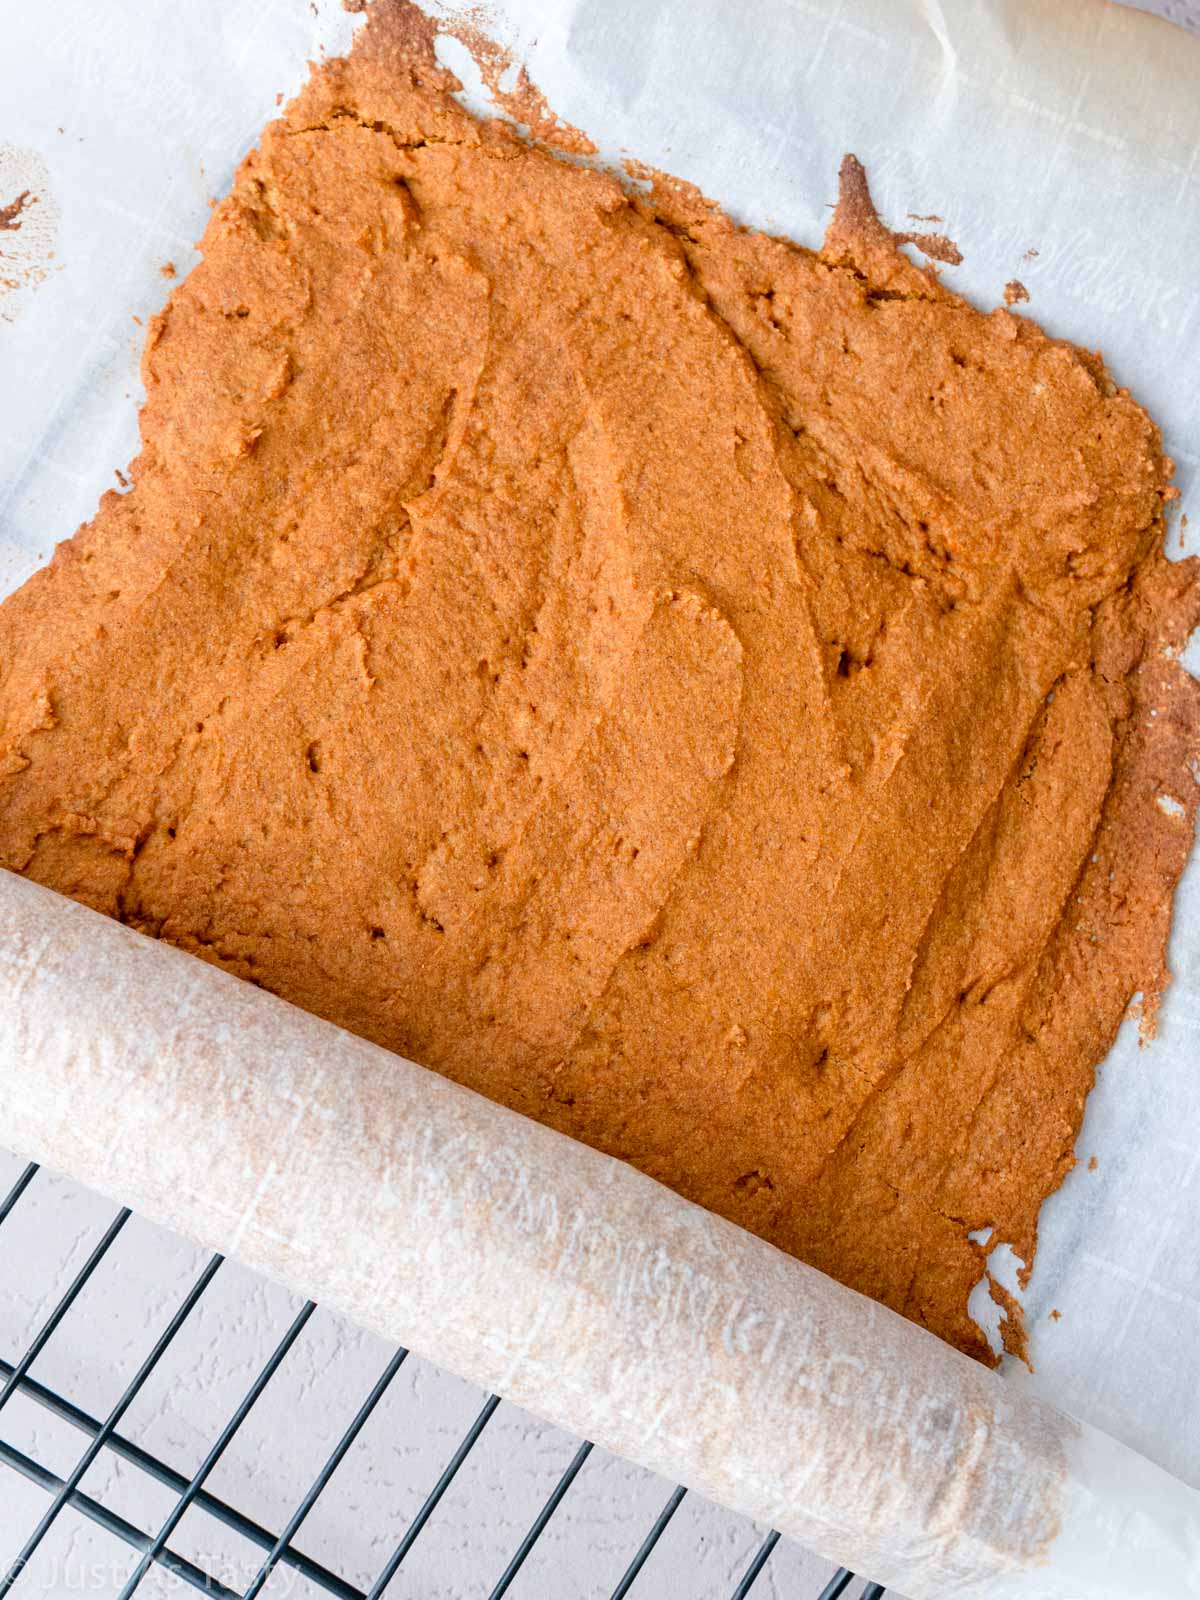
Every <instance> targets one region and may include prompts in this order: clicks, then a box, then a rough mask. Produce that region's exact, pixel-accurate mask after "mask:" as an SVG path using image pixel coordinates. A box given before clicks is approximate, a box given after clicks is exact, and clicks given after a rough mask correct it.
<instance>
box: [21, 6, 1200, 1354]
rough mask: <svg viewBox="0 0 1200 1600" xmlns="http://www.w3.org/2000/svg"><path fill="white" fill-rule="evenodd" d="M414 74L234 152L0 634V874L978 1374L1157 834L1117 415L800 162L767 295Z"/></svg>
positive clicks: (1176, 767) (1163, 605)
mask: <svg viewBox="0 0 1200 1600" xmlns="http://www.w3.org/2000/svg"><path fill="white" fill-rule="evenodd" d="M431 41H432V32H431V25H430V24H428V23H426V22H425V20H424V19H423V18H422V17H421V14H420V13H419V12H416V11H414V10H413V9H411V8H410V7H408V6H406V5H403V4H398V3H394V0H393V3H386V0H385V3H381V4H378V5H376V6H375V7H373V9H372V14H371V16H370V19H369V21H368V24H367V26H366V27H365V29H364V30H363V31H362V33H361V34H360V36H359V40H358V42H357V44H356V46H355V48H354V50H353V51H352V52H351V54H350V55H349V56H348V57H347V58H346V59H340V60H333V61H329V62H327V63H325V64H323V65H321V66H320V67H318V68H317V69H315V70H314V71H313V73H312V75H311V78H310V80H309V82H308V84H307V86H306V87H305V88H304V90H303V91H302V92H301V94H300V95H299V96H298V97H297V98H296V99H295V100H294V101H293V102H292V103H291V104H290V105H289V106H288V107H287V108H286V110H285V111H284V113H283V115H282V116H281V118H280V119H279V120H278V121H276V122H273V123H272V124H271V125H270V126H269V127H268V128H267V129H266V130H265V132H264V134H263V136H262V140H261V143H260V145H259V146H258V148H257V149H256V150H254V151H253V152H252V153H251V154H250V155H249V156H248V157H247V158H246V160H245V161H244V162H243V163H242V166H241V168H240V170H239V171H238V174H237V177H236V179H235V182H234V184H233V188H232V192H231V193H230V194H229V195H228V196H227V197H226V198H225V199H223V200H222V201H221V202H220V203H219V204H218V205H217V206H216V208H215V210H214V212H213V215H212V219H211V221H210V223H209V225H208V227H207V229H206V231H205V235H204V239H203V242H202V252H203V260H202V262H201V264H200V265H199V266H197V267H196V269H195V270H194V271H193V272H192V273H191V274H190V275H189V276H188V277H187V278H186V279H185V280H184V281H183V282H182V283H180V284H179V285H178V286H177V287H175V288H174V290H173V292H172V294H171V297H170V300H169V302H168V303H167V306H166V308H165V310H164V311H163V312H162V313H161V315H159V316H158V317H156V318H155V319H154V321H153V323H152V325H151V326H150V328H149V331H148V336H147V340H146V347H145V354H144V358H143V373H144V378H145V386H146V394H147V399H146V404H145V407H144V410H143V412H142V416H141V433H142V450H141V453H140V455H139V456H138V458H137V460H136V461H135V462H134V464H133V466H132V467H131V469H130V477H131V479H132V488H131V490H130V491H129V492H128V493H126V494H118V493H115V492H114V493H110V494H107V495H105V496H104V499H103V500H102V502H101V505H100V508H99V511H98V514H97V515H96V517H95V519H94V520H93V521H92V522H90V523H89V524H88V525H87V526H85V527H83V528H81V529H80V531H79V532H78V533H76V535H75V536H74V538H72V539H70V540H68V541H67V542H66V543H65V544H63V545H61V546H60V547H59V548H58V550H57V551H56V553H55V556H54V559H53V561H52V562H51V563H50V565H49V566H48V567H47V568H45V569H44V570H43V571H41V572H39V573H37V574H36V575H35V576H34V577H33V578H32V579H31V580H30V581H29V582H28V583H27V584H26V585H25V586H24V587H23V588H22V589H21V590H20V591H19V592H17V593H16V594H14V595H13V596H12V597H11V598H9V599H8V600H7V601H5V602H4V604H3V606H2V607H0V735H2V737H0V863H2V864H3V865H4V866H7V867H9V868H11V869H12V870H14V871H17V872H20V873H24V874H27V875H28V876H29V877H31V878H34V879H36V880H38V881H39V882H41V883H44V884H47V885H49V886H50V887H52V888H54V889H57V890H60V891H61V892H62V893H64V894H67V895H70V896H73V897H74V898H76V899H77V900H81V901H84V902H86V903H87V904H89V905H92V906H95V907H97V908H99V909H100V910H101V911H104V912H107V913H108V914H109V915H111V916H114V917H119V918H120V919H121V920H122V921H124V922H126V923H129V924H130V925H132V926H133V927H135V928H139V929H141V930H143V931H145V932H147V933H149V934H153V935H155V936H156V937H158V938H162V939H166V940H169V941H170V942H171V943H172V944H175V945H178V946H180V947H181V948H182V949H184V950H189V951H192V952H194V953H195V954H196V955H198V956H201V957H203V958H204V959H205V960H208V961H212V962H215V963H217V964H218V965H220V966H222V967H224V968H226V969H228V970H229V971H231V972H234V973H237V974H239V975H240V976H242V977H243V978H247V979H249V980H251V981H253V982H255V983H258V984H261V985H263V986H264V987H266V988H268V989H271V990H273V991H275V992H276V993H277V994H280V995H283V996H285V997H286V998H287V999H289V1000H292V1001H294V1002H295V1003H296V1004H297V1005H300V1006H303V1007H305V1008H307V1009H308V1010H310V1011H313V1012H316V1013H318V1014H320V1015H321V1016H323V1017H328V1018H330V1019H331V1020H332V1021H334V1022H336V1023H340V1024H341V1025H342V1026H343V1027H345V1028H348V1029H350V1030H352V1031H353V1032H355V1033H358V1034H362V1035H365V1036H366V1037H368V1038H370V1039H373V1040H376V1041H378V1042H379V1043H380V1044H383V1045H386V1046H388V1047H389V1048H391V1049H393V1050H396V1051H398V1052H400V1053H401V1054H403V1055H405V1056H408V1057H411V1058H412V1059H414V1060H416V1061H418V1062H422V1063H424V1064H425V1065H426V1066H429V1067H432V1068H435V1069H436V1070H437V1071H439V1072H442V1073H446V1074H448V1075H450V1076H451V1077H453V1078H455V1079H457V1080H458V1081H460V1082H461V1083H464V1084H468V1085H470V1086H471V1087H472V1088H474V1089H477V1090H479V1091H481V1092H482V1093H483V1094H485V1095H488V1096H491V1097H492V1098H494V1099H496V1100H499V1101H503V1102H504V1103H506V1104H507V1105H510V1106H513V1107H516V1108H517V1109H518V1110H520V1111H522V1112H526V1113H528V1114H529V1115H530V1116H532V1117H536V1118H539V1119H541V1120H542V1121H544V1122H547V1123H550V1124H552V1125H553V1126H555V1127H557V1128H559V1129H562V1130H563V1131H565V1132H566V1133H569V1134H571V1135H574V1136H575V1137H576V1138H579V1139H582V1140H586V1141H587V1142H588V1143H590V1144H593V1145H597V1146H599V1147H601V1148H602V1149H604V1150H606V1151H609V1152H611V1153H612V1154H613V1155H614V1156H618V1157H621V1158H623V1159H625V1160H627V1161H630V1162H633V1163H634V1164H635V1165H636V1166H638V1167H640V1168H642V1169H643V1170H644V1171H645V1172H647V1173H650V1174H652V1175H653V1176H654V1177H656V1178H659V1179H661V1180H662V1181H663V1182H664V1183H666V1184H669V1185H670V1186H671V1187H672V1188H674V1189H677V1190H679V1191H680V1192H681V1193H683V1194H685V1195H687V1196H690V1197H691V1198H692V1199H694V1200H696V1201H699V1202H700V1203H701V1204H703V1205H705V1206H708V1207H711V1208H712V1209H713V1210H715V1211H718V1212H721V1213H723V1214H724V1215H726V1216H728V1217H731V1218H733V1219H734V1220H735V1221H737V1222H739V1223H741V1224H743V1225H744V1226H745V1227H747V1228H749V1229H751V1230H753V1231H754V1232H755V1233H758V1234H761V1235H762V1236H763V1237H765V1238H767V1239H769V1240H771V1241H773V1242H774V1243H775V1244H777V1245H778V1246H780V1247H781V1248H782V1249H783V1250H785V1251H789V1252H792V1253H793V1254H795V1255H797V1256H799V1257H801V1258H802V1259H803V1260H805V1261H808V1262H811V1263H813V1264H814V1265H816V1266H818V1267H820V1268H822V1269H823V1270H825V1271H826V1272H828V1273H831V1274H833V1276H835V1277H837V1278H839V1279H841V1280H843V1281H844V1282H846V1283H848V1284H851V1285H853V1286H854V1287H855V1288H857V1289H860V1290H862V1291H863V1292H865V1293H866V1294H868V1295H872V1296H875V1297H876V1298H877V1299H879V1300H881V1301H883V1302H884V1303H886V1304H887V1305H890V1306H893V1307H895V1308H896V1309H897V1310H898V1311H901V1312H903V1313H904V1314H905V1315H907V1316H909V1317H911V1318H913V1319H915V1320H916V1321H918V1322H921V1323H924V1324H925V1325H926V1326H927V1327H929V1328H931V1329H933V1330H934V1332H936V1333H937V1334H940V1335H941V1336H942V1337H943V1338H945V1339H947V1340H950V1341H951V1342H952V1343H954V1344H956V1345H958V1346H959V1347H960V1348H962V1349H963V1350H967V1351H969V1352H971V1353H972V1354H974V1355H977V1356H979V1357H980V1358H981V1359H983V1360H992V1359H994V1358H993V1356H992V1354H991V1351H990V1349H989V1346H988V1343H987V1341H986V1339H985V1338H984V1336H983V1334H982V1333H981V1331H980V1329H979V1328H978V1327H977V1326H976V1324H975V1322H974V1321H973V1320H972V1319H971V1317H970V1316H969V1314H968V1311H967V1298H968V1294H969V1292H970V1290H971V1288H972V1286H973V1285H974V1284H975V1282H976V1281H977V1280H978V1278H979V1276H980V1273H981V1270H982V1266H983V1260H984V1256H983V1251H982V1247H981V1246H980V1245H979V1244H978V1243H977V1242H975V1241H973V1240H972V1239H971V1238H969V1237H968V1235H969V1234H970V1233H971V1232H972V1231H973V1230H978V1229H983V1228H990V1229H992V1230H993V1234H992V1240H991V1242H992V1243H993V1244H994V1243H995V1242H996V1241H998V1240H1005V1241H1008V1242H1009V1243H1010V1244H1011V1245H1012V1246H1013V1248H1014V1249H1015V1251H1016V1252H1017V1253H1018V1255H1020V1256H1021V1257H1022V1258H1023V1259H1024V1260H1025V1261H1026V1262H1027V1263H1028V1262H1031V1261H1032V1258H1033V1251H1034V1244H1035V1237H1036V1225H1037V1215H1038V1208H1039V1206H1040V1204H1041V1202H1042V1200H1043V1199H1044V1197H1045V1196H1046V1195H1047V1194H1048V1193H1049V1192H1050V1191H1051V1190H1052V1189H1054V1188H1055V1186H1056V1185H1057V1184H1058V1183H1059V1182H1060V1181H1061V1180H1062V1178H1063V1176H1064V1175H1065V1173H1066V1172H1067V1171H1068V1169H1069V1168H1070V1167H1071V1165H1072V1161H1073V1156H1072V1147H1073V1144H1074V1141H1075V1136H1076V1133H1077V1131H1078V1128H1079V1124H1080V1118H1081V1115H1082V1110H1083V1104H1084V1099H1085V1096H1086V1095H1087V1092H1088V1090H1089V1087H1090V1085H1091V1083H1092V1077H1093V1070H1094V1067H1095V1065H1096V1063H1097V1062H1098V1061H1099V1060H1100V1058H1101V1057H1102V1056H1103V1055H1104V1053H1105V1052H1106V1050H1107V1049H1108V1048H1109V1046H1110V1044H1111V1043H1112V1040H1113V1037H1114V1035H1115V1033H1116V1030H1117V1027H1118V1025H1119V1023H1120V1022H1121V1019H1122V1017H1123V1015H1124V1014H1125V1012H1126V1009H1127V1006H1128V1004H1129V1002H1130V999H1131V997H1132V996H1133V994H1134V993H1135V991H1138V990H1140V991H1142V993H1143V995H1144V997H1145V1001H1144V1004H1145V1009H1146V1015H1147V1017H1148V1018H1149V1017H1150V1016H1151V1015H1152V1012H1153V1006H1154V1003H1155V999H1156V997H1157V996H1158V995H1159V993H1160V992H1161V990H1162V988H1163V985H1164V982H1165V979H1166V972H1165V967H1164V946H1165V940H1166V935H1167V930H1168V924H1169V918H1170V905H1171V894H1172V890H1173V887H1174V884H1175V881H1176V879H1177V877H1178V875H1179V873H1180V871H1181V869H1182V867H1183V865H1184V862H1185V860H1186V858H1187V854H1188V850H1189V847H1190V844H1191V840H1192V834H1193V821H1194V811H1195V803H1196V796H1197V785H1196V781H1195V778H1194V777H1193V772H1192V768H1191V763H1192V762H1194V761H1195V758H1196V755H1197V751H1198V748H1200V738H1198V731H1200V700H1198V695H1197V688H1196V685H1195V684H1194V683H1193V681H1192V680H1191V679H1190V678H1189V677H1188V676H1187V675H1186V674H1185V673H1184V672H1183V670H1182V669H1181V667H1180V666H1179V665H1178V664H1177V663H1176V661H1175V659H1174V655H1175V653H1176V652H1177V650H1178V648H1179V647H1180V646H1181V645H1182V643H1183V642H1184V640H1185V638H1186V637H1187V635H1188V633H1189V631H1190V629H1191V628H1192V627H1193V626H1194V625H1195V623H1196V621H1197V618H1198V616H1200V571H1198V567H1197V563H1196V561H1195V560H1189V561H1182V562H1178V563H1172V562H1169V561H1168V560H1167V559H1166V557H1165V555H1164V553H1163V536H1164V505H1165V503H1166V501H1167V500H1168V498H1170V497H1171V496H1172V494H1173V490H1172V489H1171V488H1170V478H1171V463H1170V462H1169V461H1168V460H1167V459H1166V458H1165V457H1164V455H1163V450H1162V446H1161V443H1160V438H1159V433H1158V430H1157V428H1156V427H1155V425H1154V423H1153V422H1152V421H1151V419H1150V418H1149V417H1148V416H1147V415H1146V413H1145V411H1143V410H1142V409H1141V407H1140V406H1139V405H1138V404H1137V403H1136V401H1135V400H1134V399H1132V398H1131V397H1130V395H1129V394H1128V393H1127V392H1126V391H1125V390H1124V389H1121V388H1118V387H1117V385H1116V383H1115V382H1114V381H1113V379H1112V378H1110V376H1109V374H1108V372H1107V371H1106V370H1105V367H1104V365H1103V363H1102V361H1101V359H1100V358H1099V357H1098V356H1095V355H1092V354H1089V353H1087V352H1085V351H1082V350H1079V349H1076V348H1074V347H1073V346H1071V345H1070V344H1067V343H1064V342H1063V341H1062V340H1059V339H1055V338H1051V337H1049V336H1048V335H1047V334H1045V333H1043V332H1042V331H1041V330H1040V329H1039V328H1038V327H1037V326H1036V325H1035V324H1034V323H1033V322H1031V321H1029V320H1027V319H1025V318H1023V317H1020V316H1017V315H1014V314H1012V313H1011V312H1010V311H1009V310H1007V309H1004V308H1001V309H997V310H995V311H992V312H991V313H990V314H986V315H985V314H983V313H981V312H980V311H978V310H976V309H975V308H973V307H972V306H971V305H969V304H968V303H966V302H965V301H964V300H963V299H961V298H959V297H958V296H957V295H955V294H953V293H951V292H950V291H949V290H948V289H947V288H946V287H945V286H944V285H943V284H942V283H941V282H940V281H939V279H938V277H937V276H936V275H935V274H934V272H933V271H932V270H928V269H925V268H922V267H918V266H917V265H915V264H914V262H913V261H911V260H910V259H908V257H907V256H906V255H905V254H904V252H903V251H902V250H901V249H900V248H899V244H898V239H897V236H894V235H893V234H891V233H890V232H889V231H888V229H887V228H886V227H885V226H884V224H883V223H882V222H881V221H880V220H879V219H878V217H877V216H876V214H875V212H874V210H873V209H872V207H871V204H870V199H869V195H868V192H867V187H866V182H865V178H864V176H863V173H862V169H861V168H860V167H859V166H858V165H857V163H856V162H854V161H853V159H848V160H847V162H846V164H845V165H844V167H843V173H842V184H841V200H840V203H839V205H838V207H837V210H836V212H835V213H834V215H833V219H832V221H831V223H830V226H829V231H828V233H827V235H826V237H825V241H824V244H823V246H822V248H821V249H820V251H819V252H816V253H814V252H813V251H811V250H808V249H803V248H801V247H800V246H798V245H796V244H793V243H791V242H789V241H787V240H784V239H778V238H771V237H767V236H766V235H764V234H761V233H752V232H747V231H745V230H743V229H740V228H738V227H737V226H735V225H734V224H733V223H731V222H730V221H729V220H728V219H727V218H726V217H725V216H724V215H723V214H722V213H721V212H720V211H719V210H717V209H716V208H715V207H713V206H712V205H710V204H708V203H706V202H705V201H704V200H703V199H702V198H701V197H699V196H698V195H696V194H695V193H694V192H692V191H690V190H689V189H688V188H686V186H682V185H674V184H672V183H670V182H667V181H661V180H660V181H659V182H658V183H657V184H656V185H655V188H654V190H653V192H652V193H651V194H649V195H648V196H647V195H645V194H643V193H641V192H636V191H635V192H631V190H630V188H629V187H623V186H622V183H621V182H619V181H618V179H617V178H616V177H615V176H613V175H612V174H610V173H607V172H602V171H599V170H594V169H593V168H592V167H589V166H588V165H587V164H581V163H580V162H579V161H578V160H574V161H572V160H568V159H565V158H564V157H563V155H562V153H561V152H556V151H555V150H553V149H550V148H547V147H546V146H545V145H544V144H543V145H539V144H537V143H536V142H534V141H530V140H528V139H523V138H522V137H521V136H520V135H519V133H518V132H516V131H514V130H513V129H512V128H511V127H509V126H507V125H505V124H504V123H503V122H500V121H487V122H484V121H479V120H476V119H475V118H473V117H472V116H471V115H470V114H468V112H467V111H465V110H464V109H462V107H461V106H460V104H459V103H458V101H457V100H456V99H455V98H454V96H453V91H454V90H455V89H456V88H457V87H458V86H457V84H456V83H455V80H454V79H453V78H452V77H451V75H450V74H449V73H448V72H447V71H445V70H444V69H443V68H441V67H440V66H439V65H438V64H437V62H436V59H435V57H434V53H433V49H432V42H431ZM831 176H832V175H831ZM1164 797H1165V798H1164ZM997 1292H999V1291H997ZM1007 1331H1008V1333H1009V1336H1010V1342H1012V1343H1014V1344H1015V1343H1017V1342H1018V1341H1019V1329H1018V1327H1017V1323H1016V1320H1015V1318H1011V1319H1010V1320H1009V1322H1008V1328H1007Z"/></svg>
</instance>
